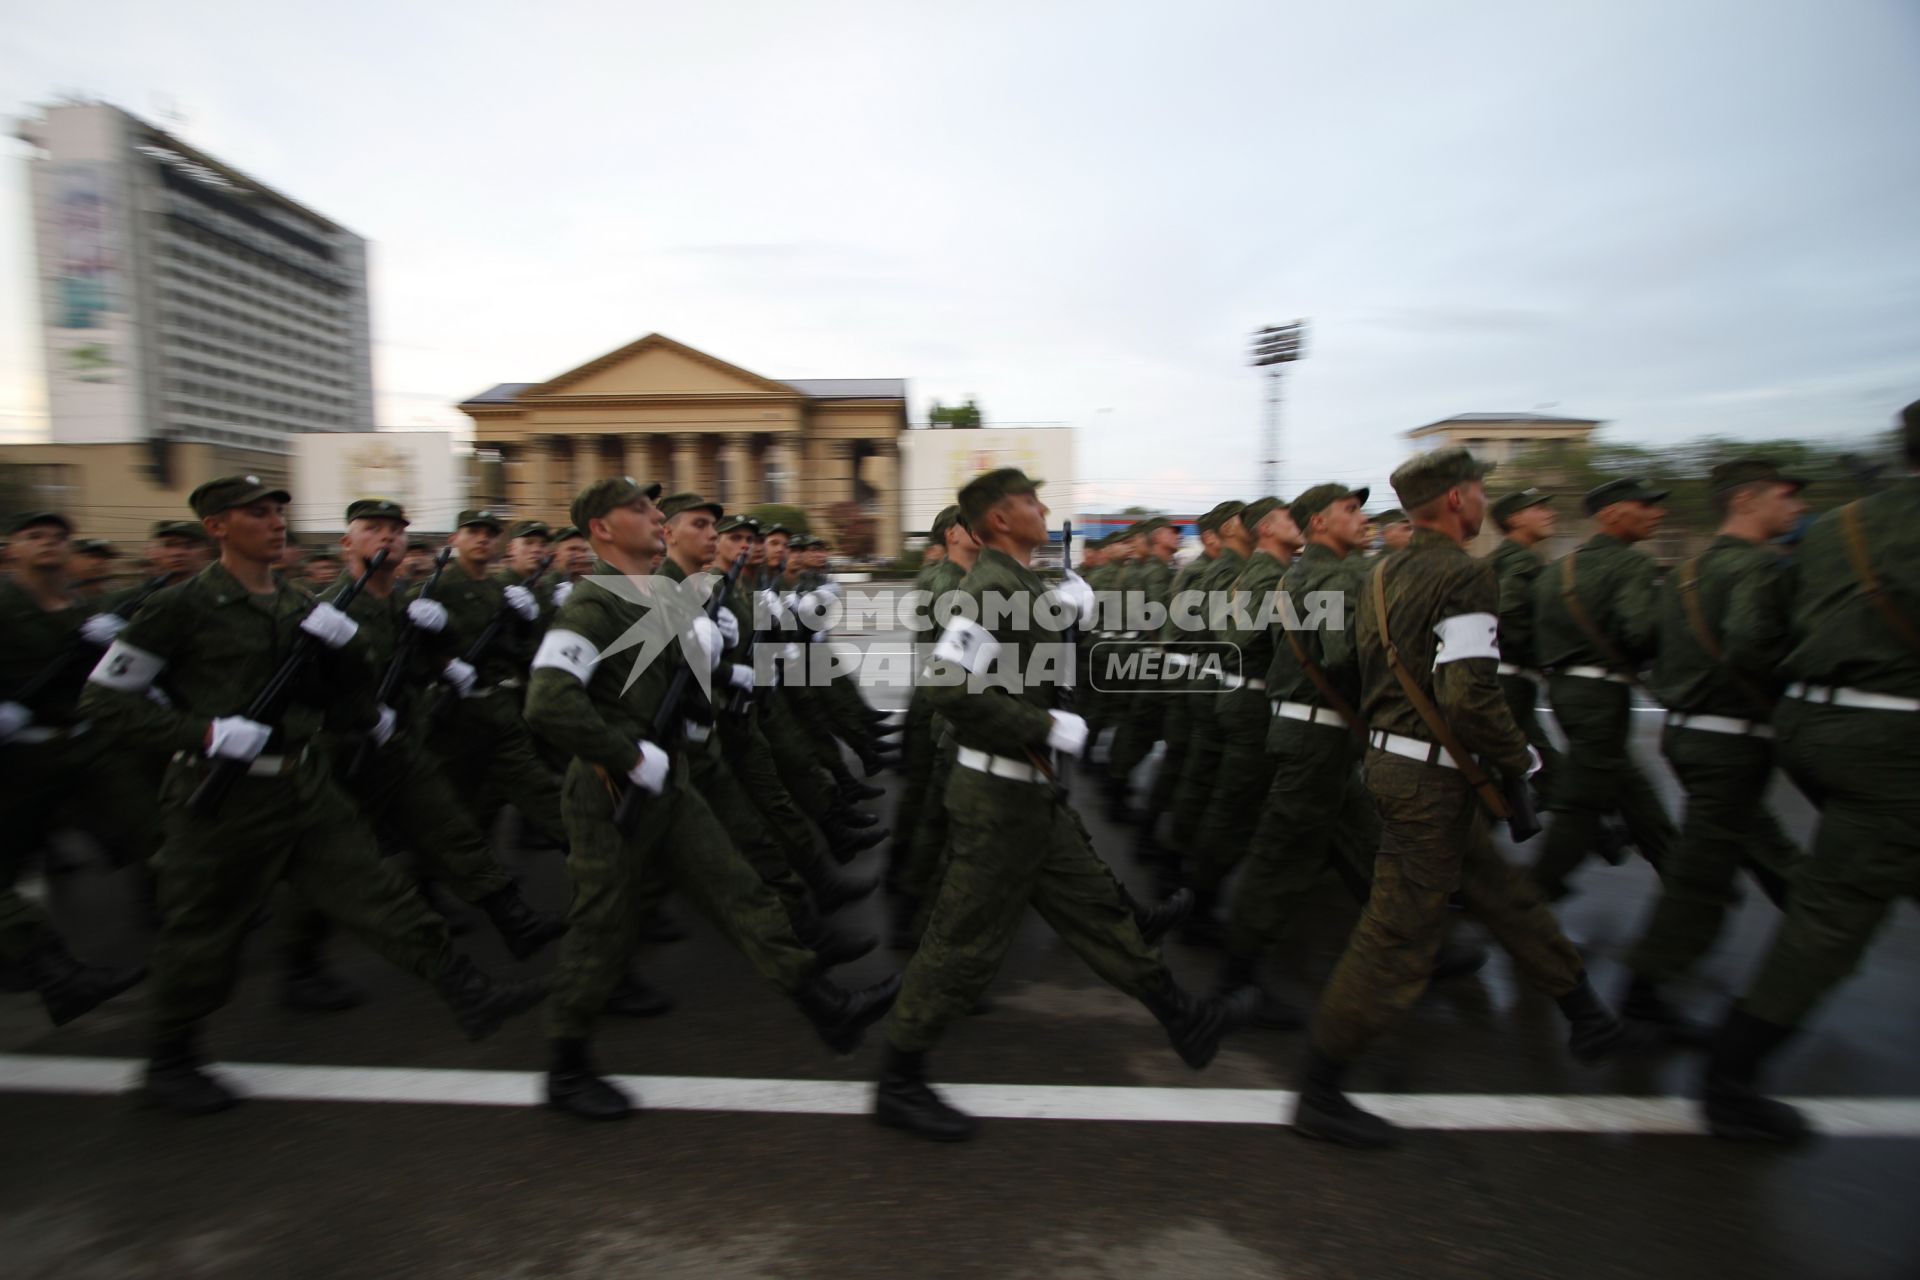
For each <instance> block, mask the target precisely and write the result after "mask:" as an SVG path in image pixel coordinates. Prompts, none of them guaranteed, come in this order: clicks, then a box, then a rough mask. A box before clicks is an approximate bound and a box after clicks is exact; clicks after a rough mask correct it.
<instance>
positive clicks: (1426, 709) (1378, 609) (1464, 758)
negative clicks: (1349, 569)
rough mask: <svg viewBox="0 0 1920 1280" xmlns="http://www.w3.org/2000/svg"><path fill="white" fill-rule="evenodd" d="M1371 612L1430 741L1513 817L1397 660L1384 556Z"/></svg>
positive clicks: (1491, 806) (1491, 807) (1495, 807)
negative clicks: (1389, 618) (1424, 722)
mask: <svg viewBox="0 0 1920 1280" xmlns="http://www.w3.org/2000/svg"><path fill="white" fill-rule="evenodd" d="M1373 611H1374V613H1375V614H1377V615H1378V616H1379V619H1380V643H1381V644H1382V645H1384V646H1385V647H1386V650H1387V666H1389V667H1391V668H1392V669H1393V674H1394V677H1395V678H1396V679H1398V680H1399V681H1400V689H1401V691H1402V692H1404V693H1405V694H1406V695H1407V701H1408V702H1411V703H1412V704H1413V709H1414V710H1415V711H1417V712H1419V713H1420V718H1421V719H1422V720H1424V721H1426V724H1427V730H1428V732H1430V733H1432V734H1433V740H1434V741H1435V742H1438V743H1439V744H1440V745H1441V746H1443V747H1445V748H1446V749H1447V754H1448V755H1450V756H1452V757H1453V762H1454V763H1455V764H1457V765H1459V766H1460V775H1461V776H1462V777H1464V778H1465V779H1466V780H1467V785H1468V786H1470V787H1472V788H1473V789H1474V790H1475V791H1477V792H1478V793H1479V794H1480V803H1481V804H1483V805H1485V806H1486V807H1487V812H1488V813H1491V814H1492V815H1493V816H1494V817H1496V818H1502V819H1505V818H1509V817H1512V816H1513V810H1512V809H1510V808H1509V807H1508V806H1507V798H1506V796H1504V795H1502V794H1501V792H1500V788H1499V787H1496V786H1494V785H1493V781H1492V779H1490V778H1488V777H1487V775H1486V771H1485V770H1483V769H1482V768H1481V767H1480V762H1479V761H1478V760H1475V759H1474V758H1473V757H1472V756H1470V755H1468V754H1467V752H1466V749H1465V748H1464V747H1462V746H1461V745H1460V739H1459V738H1458V737H1456V736H1454V732H1453V727H1452V726H1451V725H1449V724H1448V723H1447V722H1446V720H1445V719H1444V718H1442V717H1441V715H1440V708H1438V707H1436V706H1434V705H1433V699H1431V698H1429V697H1428V696H1427V695H1426V691H1425V690H1423V689H1422V688H1421V687H1420V684H1419V682H1418V681H1417V680H1415V679H1414V678H1413V676H1412V674H1411V673H1409V672H1408V671H1407V669H1406V667H1405V666H1404V665H1402V663H1401V661H1400V648H1399V646H1398V645H1396V644H1394V642H1393V634H1392V633H1391V632H1389V631H1388V630H1387V561H1386V559H1385V558H1384V557H1383V558H1382V559H1381V561H1380V564H1379V567H1377V568H1376V569H1374V571H1373Z"/></svg>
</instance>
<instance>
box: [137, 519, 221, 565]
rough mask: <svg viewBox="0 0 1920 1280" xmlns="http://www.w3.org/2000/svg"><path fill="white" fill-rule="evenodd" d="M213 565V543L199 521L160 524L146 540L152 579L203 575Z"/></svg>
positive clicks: (158, 523)
mask: <svg viewBox="0 0 1920 1280" xmlns="http://www.w3.org/2000/svg"><path fill="white" fill-rule="evenodd" d="M212 561H213V541H212V540H211V539H210V538H208V537H207V531H206V530H205V529H204V528H202V527H201V526H200V522H199V521H197V520H160V521H156V522H155V523H154V526H153V532H152V533H151V534H150V535H149V536H148V538H147V570H148V572H150V573H152V574H153V576H155V577H159V576H160V575H162V574H167V573H173V574H178V575H180V576H181V577H182V578H185V577H190V576H192V575H193V574H196V573H198V572H200V571H201V570H202V569H204V568H206V567H207V565H209V564H210V563H212Z"/></svg>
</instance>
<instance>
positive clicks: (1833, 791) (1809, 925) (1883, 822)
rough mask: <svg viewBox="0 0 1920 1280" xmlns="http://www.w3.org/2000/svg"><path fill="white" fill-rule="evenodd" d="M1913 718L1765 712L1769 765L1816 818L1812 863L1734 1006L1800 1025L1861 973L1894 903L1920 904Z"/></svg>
mask: <svg viewBox="0 0 1920 1280" xmlns="http://www.w3.org/2000/svg"><path fill="white" fill-rule="evenodd" d="M1916 720H1920V716H1915V715H1913V714H1912V713H1911V712H1904V711H1867V710H1861V709H1856V708H1853V707H1827V706H1810V705H1808V704H1806V703H1804V702H1798V701H1795V700H1794V699H1792V698H1788V699H1786V700H1784V701H1782V702H1781V703H1780V706H1779V708H1778V710H1776V711H1775V712H1774V716H1773V725H1774V730H1775V732H1776V733H1778V734H1779V735H1780V737H1779V743H1780V761H1781V763H1782V764H1783V765H1785V766H1786V770H1787V775H1788V776H1789V777H1791V778H1792V779H1793V781H1794V784H1795V785H1796V786H1798V787H1799V788H1800V789H1801V790H1802V791H1804V792H1805V793H1806V795H1807V798H1808V799H1809V800H1811V801H1813V803H1814V805H1815V807H1817V808H1818V809H1819V810H1820V825H1819V827H1818V828H1817V829H1816V830H1815V832H1814V837H1813V851H1812V856H1811V857H1809V858H1808V859H1807V861H1806V863H1805V864H1804V865H1803V866H1802V867H1801V868H1800V871H1799V874H1798V875H1797V876H1796V877H1795V878H1794V881H1793V891H1792V895H1791V897H1790V898H1789V900H1788V902H1787V910H1786V914H1785V915H1784V916H1782V917H1781V920H1780V927H1779V930H1778V931H1777V932H1776V933H1775V934H1774V938H1773V945H1772V947H1771V948H1770V949H1769V950H1768V952H1767V956H1766V959H1765V960H1763V961H1762V962H1761V965H1760V970H1759V976H1758V977H1756V978H1755V979H1754V982H1753V986H1752V987H1751V988H1750V989H1749V990H1748V992H1747V997H1746V1000H1745V1001H1744V1002H1743V1003H1744V1004H1745V1006H1746V1009H1747V1012H1749V1013H1751V1014H1753V1015H1754V1016H1755V1017H1757V1018H1762V1019H1764V1020H1766V1021H1768V1022H1771V1023H1774V1024H1776V1025H1778V1026H1783V1027H1796V1026H1799V1025H1800V1024H1801V1023H1802V1022H1804V1021H1805V1020H1806V1018H1807V1015H1808V1014H1810V1013H1811V1012H1813V1010H1814V1008H1815V1007H1817V1006H1818V1005H1819V1003H1820V1001H1821V1000H1823V999H1824V998H1825V997H1826V995H1827V993H1828V992H1829V991H1831V990H1832V989H1833V988H1834V987H1836V986H1838V985H1839V984H1840V983H1842V982H1844V981H1845V980H1846V978H1847V977H1848V975H1850V974H1851V973H1852V972H1853V971H1854V970H1855V969H1857V968H1858V967H1859V965H1860V961H1861V959H1862V957H1864V956H1865V955H1866V953H1867V948H1868V947H1869V946H1870V945H1872V943H1873V938H1874V935H1875V934H1877V933H1878V932H1879V931H1880V927H1881V925H1883V924H1885V923H1886V919H1887V916H1888V914H1889V913H1890V912H1891V911H1892V908H1893V905H1894V903H1896V902H1898V901H1899V900H1900V899H1901V898H1907V899H1909V900H1913V899H1917V898H1920V733H1916V729H1920V726H1916V725H1915V723H1914V722H1915V721H1916Z"/></svg>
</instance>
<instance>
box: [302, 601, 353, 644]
mask: <svg viewBox="0 0 1920 1280" xmlns="http://www.w3.org/2000/svg"><path fill="white" fill-rule="evenodd" d="M300 629H301V630H302V631H304V632H306V633H307V634H308V635H310V636H312V637H313V638H314V639H315V640H318V641H319V642H320V643H321V644H323V645H325V646H327V648H329V649H338V648H341V647H342V646H344V645H345V644H346V643H347V641H349V640H351V639H353V634H354V632H356V631H358V630H360V624H359V623H357V622H355V621H354V620H353V619H352V618H349V617H348V616H347V615H346V614H344V613H342V612H340V611H339V610H338V609H336V608H334V607H333V606H332V605H330V604H317V605H315V606H313V612H312V613H309V614H308V615H307V616H306V617H304V618H302V619H300Z"/></svg>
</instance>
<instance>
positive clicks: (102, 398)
mask: <svg viewBox="0 0 1920 1280" xmlns="http://www.w3.org/2000/svg"><path fill="white" fill-rule="evenodd" d="M33 177H34V181H33V189H34V215H35V221H36V224H37V226H36V231H37V235H38V238H39V241H40V254H39V261H40V295H41V305H42V308H43V317H44V325H43V328H44V331H45V333H46V343H47V393H48V400H49V408H50V409H51V410H52V411H53V417H54V421H55V422H56V423H57V424H59V426H60V428H61V429H60V430H58V431H56V433H55V437H56V439H59V440H61V441H63V442H68V443H77V444H89V443H99V442H113V441H121V440H125V439H128V438H130V437H129V436H128V428H127V423H128V422H129V421H133V420H136V419H137V418H138V416H139V415H138V413H137V409H138V405H139V397H140V385H139V370H138V368H137V367H136V365H135V344H134V341H133V324H134V318H133V314H132V312H133V308H132V305H131V290H132V281H131V275H130V272H131V263H130V261H129V252H130V250H129V241H128V226H127V208H126V201H125V199H124V193H123V192H122V190H121V188H120V185H119V183H118V182H117V181H116V173H115V170H114V168H113V166H112V165H110V164H107V163H105V162H101V161H93V160H79V161H70V162H66V163H59V164H52V163H49V164H42V165H38V166H36V168H35V172H34V175H33Z"/></svg>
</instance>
